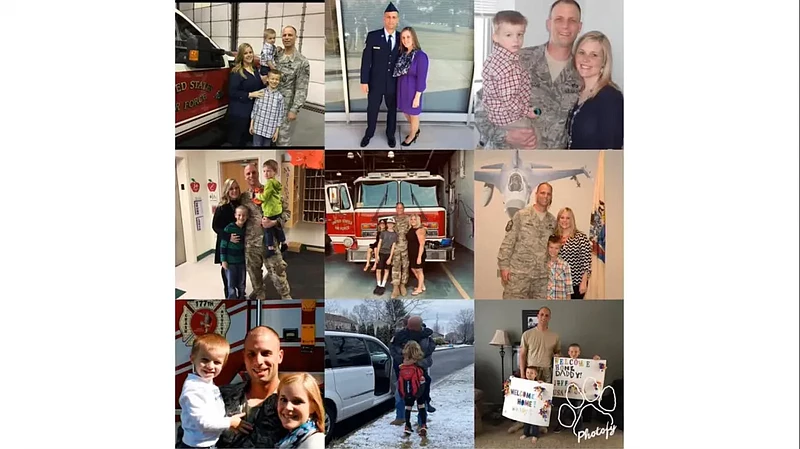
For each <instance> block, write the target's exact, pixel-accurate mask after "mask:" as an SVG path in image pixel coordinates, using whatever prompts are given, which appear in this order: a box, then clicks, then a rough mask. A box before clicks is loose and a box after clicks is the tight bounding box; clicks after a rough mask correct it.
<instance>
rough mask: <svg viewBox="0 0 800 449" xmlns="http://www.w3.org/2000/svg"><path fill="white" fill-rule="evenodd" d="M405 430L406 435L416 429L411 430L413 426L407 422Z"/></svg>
mask: <svg viewBox="0 0 800 449" xmlns="http://www.w3.org/2000/svg"><path fill="white" fill-rule="evenodd" d="M403 432H404V433H405V434H406V435H411V434H412V433H414V431H413V430H411V426H410V425H408V424H406V428H405V429H404V430H403Z"/></svg>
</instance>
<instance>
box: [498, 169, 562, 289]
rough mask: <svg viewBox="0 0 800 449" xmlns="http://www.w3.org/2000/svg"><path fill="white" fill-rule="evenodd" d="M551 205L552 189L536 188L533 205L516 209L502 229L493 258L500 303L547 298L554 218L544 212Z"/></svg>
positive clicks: (544, 185) (544, 183)
mask: <svg viewBox="0 0 800 449" xmlns="http://www.w3.org/2000/svg"><path fill="white" fill-rule="evenodd" d="M552 202H553V186H551V185H550V184H548V183H546V182H543V183H541V184H539V185H538V186H537V187H536V200H535V202H534V204H533V205H531V206H529V207H526V208H524V209H520V210H519V211H517V213H515V214H514V218H512V219H511V220H510V221H509V222H508V224H507V225H506V236H505V238H504V239H503V243H501V244H500V250H499V251H498V254H497V266H498V268H499V269H500V278H501V281H502V283H503V299H545V298H547V282H548V279H549V271H548V267H547V255H548V253H547V242H548V239H549V238H550V236H551V235H553V232H554V231H555V229H556V217H554V216H553V214H551V213H550V212H548V211H547V209H548V208H549V207H550V204H552Z"/></svg>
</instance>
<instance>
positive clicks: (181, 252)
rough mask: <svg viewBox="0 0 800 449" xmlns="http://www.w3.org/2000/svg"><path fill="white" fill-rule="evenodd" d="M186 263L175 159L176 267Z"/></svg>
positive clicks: (176, 162) (176, 160)
mask: <svg viewBox="0 0 800 449" xmlns="http://www.w3.org/2000/svg"><path fill="white" fill-rule="evenodd" d="M184 263H186V242H184V240H183V218H182V214H181V194H180V190H179V189H178V159H175V266H176V267H177V266H178V265H181V264H184Z"/></svg>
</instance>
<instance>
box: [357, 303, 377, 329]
mask: <svg viewBox="0 0 800 449" xmlns="http://www.w3.org/2000/svg"><path fill="white" fill-rule="evenodd" d="M353 315H355V317H356V321H357V322H358V323H361V324H369V323H374V322H375V321H377V320H376V318H375V315H374V313H373V311H372V309H371V308H369V307H367V306H366V305H365V304H359V305H357V306H355V307H353Z"/></svg>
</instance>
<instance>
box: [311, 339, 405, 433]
mask: <svg viewBox="0 0 800 449" xmlns="http://www.w3.org/2000/svg"><path fill="white" fill-rule="evenodd" d="M395 388H396V377H395V374H394V370H393V369H392V356H391V352H390V351H389V348H388V347H387V346H386V345H385V344H383V342H381V341H380V340H378V339H377V338H375V337H373V336H370V335H364V334H355V333H350V332H337V331H325V436H326V438H327V439H328V441H330V439H331V438H332V437H333V430H334V428H335V426H336V423H338V422H341V421H343V420H345V419H347V418H349V417H351V416H353V415H357V414H359V413H361V412H363V411H366V410H369V409H371V408H373V407H375V406H378V405H380V404H382V403H384V402H386V401H389V400H394V392H395Z"/></svg>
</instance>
